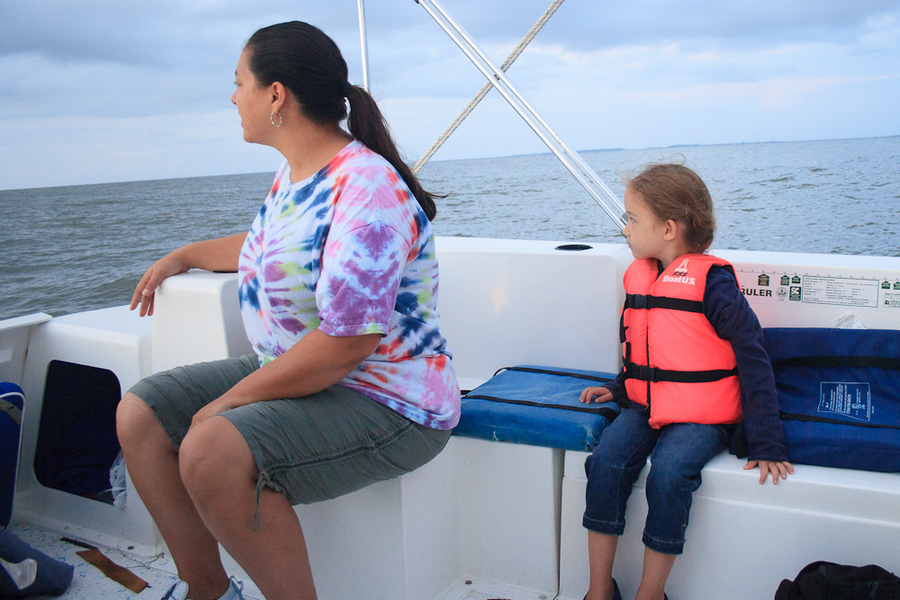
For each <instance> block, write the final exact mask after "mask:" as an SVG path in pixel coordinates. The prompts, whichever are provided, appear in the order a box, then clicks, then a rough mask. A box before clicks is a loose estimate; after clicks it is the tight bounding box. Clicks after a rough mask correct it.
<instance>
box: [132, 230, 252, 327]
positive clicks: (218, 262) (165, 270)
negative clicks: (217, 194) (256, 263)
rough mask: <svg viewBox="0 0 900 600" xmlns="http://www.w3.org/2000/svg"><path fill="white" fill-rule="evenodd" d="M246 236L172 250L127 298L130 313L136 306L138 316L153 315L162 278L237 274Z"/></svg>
mask: <svg viewBox="0 0 900 600" xmlns="http://www.w3.org/2000/svg"><path fill="white" fill-rule="evenodd" d="M246 238H247V234H246V233H238V234H235V235H230V236H227V237H222V238H218V239H215V240H206V241H203V242H194V243H193V244H188V245H186V246H182V247H181V248H178V249H177V250H173V251H172V252H170V253H169V254H167V255H165V256H164V257H162V258H161V259H159V260H158V261H156V262H155V263H153V265H151V266H150V268H149V269H147V272H146V273H144V276H143V277H141V280H140V281H139V282H138V284H137V287H135V289H134V294H133V295H132V297H131V310H134V309H135V308H137V307H138V305H140V307H141V310H140V315H141V316H142V317H143V316H145V315H152V314H153V300H154V298H155V295H156V288H158V287H159V284H160V283H162V282H163V280H164V279H165V278H166V277H171V276H172V275H177V274H178V273H185V272H186V271H188V270H189V269H206V270H207V271H226V272H230V271H237V268H238V258H239V257H240V254H241V247H242V246H243V245H244V240H245V239H246Z"/></svg>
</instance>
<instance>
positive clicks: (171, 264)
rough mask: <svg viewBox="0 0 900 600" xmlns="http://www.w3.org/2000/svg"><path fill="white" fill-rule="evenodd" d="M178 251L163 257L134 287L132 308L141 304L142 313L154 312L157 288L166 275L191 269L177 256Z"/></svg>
mask: <svg viewBox="0 0 900 600" xmlns="http://www.w3.org/2000/svg"><path fill="white" fill-rule="evenodd" d="M176 252H177V250H176V251H175V252H170V253H169V254H167V255H166V256H164V257H162V258H161V259H159V260H158V261H156V262H155V263H153V265H152V266H151V267H150V268H149V269H147V272H146V273H144V276H143V277H141V280H140V281H139V282H138V284H137V287H136V288H134V295H133V296H132V297H131V306H130V308H131V310H134V309H135V308H137V307H138V305H140V307H141V309H140V315H141V316H142V317H143V316H146V315H152V314H153V301H154V299H155V298H156V288H158V287H159V284H161V283H162V282H163V279H165V278H166V277H171V276H172V275H178V274H179V273H185V272H187V271H188V269H190V267H189V266H188V265H186V264H185V263H184V262H183V261H182V260H181V259H179V258H178V257H177V256H176Z"/></svg>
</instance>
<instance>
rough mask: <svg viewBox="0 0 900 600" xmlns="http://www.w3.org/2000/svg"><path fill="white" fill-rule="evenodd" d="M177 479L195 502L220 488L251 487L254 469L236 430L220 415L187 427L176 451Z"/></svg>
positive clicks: (245, 445)
mask: <svg viewBox="0 0 900 600" xmlns="http://www.w3.org/2000/svg"><path fill="white" fill-rule="evenodd" d="M178 467H179V470H180V472H181V480H182V481H183V482H184V485H185V488H186V489H187V491H188V493H189V494H190V495H191V497H192V498H193V499H194V501H195V502H197V501H202V500H203V498H205V497H206V496H207V495H216V494H218V493H219V492H221V491H222V490H233V491H237V489H236V488H238V487H241V486H250V487H252V486H254V485H255V483H256V479H255V478H256V477H257V476H258V471H257V469H256V462H255V460H254V459H253V453H252V452H251V451H250V447H249V446H248V445H247V442H246V441H245V440H244V438H243V436H242V435H241V434H240V432H239V431H238V430H237V429H236V428H235V427H234V425H232V424H231V421H229V420H228V419H224V418H219V417H212V418H210V419H207V420H206V421H204V422H203V423H200V424H199V425H197V426H193V427H191V429H190V430H188V433H187V435H185V437H184V441H182V442H181V448H180V450H179V452H178Z"/></svg>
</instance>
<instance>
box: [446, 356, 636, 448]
mask: <svg viewBox="0 0 900 600" xmlns="http://www.w3.org/2000/svg"><path fill="white" fill-rule="evenodd" d="M614 378H615V374H612V373H603V372H600V371H584V370H578V369H564V368H556V367H538V366H530V365H522V366H516V367H506V368H503V369H500V370H499V371H497V373H495V374H494V376H493V377H491V379H489V380H488V381H487V382H485V383H484V384H482V385H480V386H478V387H477V388H475V389H474V390H472V391H470V392H468V393H466V394H465V395H464V396H463V398H462V414H461V416H460V420H459V425H457V427H456V429H454V430H453V432H454V434H456V435H464V436H468V437H476V438H482V439H486V440H494V441H499V442H513V443H517V444H531V445H534V446H548V447H551V448H562V449H565V450H580V451H589V450H591V449H592V448H593V447H594V445H595V444H596V443H597V440H598V438H599V436H600V433H601V432H602V431H603V429H604V428H605V427H606V426H607V425H609V424H610V423H611V422H612V420H613V419H614V418H615V417H616V415H617V414H618V413H619V407H618V406H616V404H615V403H614V402H605V403H600V404H582V403H581V402H579V401H578V398H579V396H580V395H581V391H582V390H583V389H584V388H586V387H591V386H602V385H604V384H605V383H608V382H610V381H612V380H613V379H614Z"/></svg>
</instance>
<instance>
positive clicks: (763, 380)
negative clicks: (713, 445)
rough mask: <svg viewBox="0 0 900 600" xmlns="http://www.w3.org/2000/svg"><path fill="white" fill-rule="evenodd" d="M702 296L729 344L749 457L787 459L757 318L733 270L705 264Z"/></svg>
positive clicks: (721, 335) (770, 459)
mask: <svg viewBox="0 0 900 600" xmlns="http://www.w3.org/2000/svg"><path fill="white" fill-rule="evenodd" d="M704 301H705V304H706V311H707V312H706V315H707V317H708V318H709V320H710V323H712V325H713V327H714V328H715V330H716V333H718V335H719V337H721V338H723V339H726V340H728V341H729V342H731V345H732V347H733V348H734V354H735V358H736V359H737V369H738V376H739V377H740V382H741V408H742V411H743V414H744V417H743V419H744V430H745V431H746V433H747V442H748V445H749V447H750V460H751V461H769V462H776V463H781V462H786V461H787V449H786V447H785V443H784V430H783V429H782V427H781V419H780V418H779V416H778V397H777V396H776V394H775V376H774V374H773V372H772V365H771V363H770V362H769V357H768V355H767V354H766V351H765V349H764V348H763V346H762V328H761V327H760V325H759V319H757V318H756V314H755V313H754V312H753V309H752V308H750V305H749V304H748V303H747V300H746V299H745V298H744V295H743V293H742V292H741V290H740V288H739V287H738V286H737V283H736V282H735V279H734V277H733V276H732V274H731V273H730V272H729V271H728V270H726V269H723V268H715V267H714V268H712V269H710V272H709V277H708V278H707V291H706V298H705V299H704ZM788 472H789V471H788Z"/></svg>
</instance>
